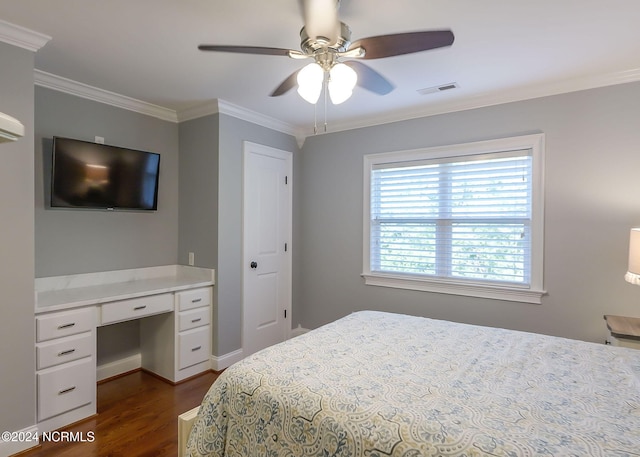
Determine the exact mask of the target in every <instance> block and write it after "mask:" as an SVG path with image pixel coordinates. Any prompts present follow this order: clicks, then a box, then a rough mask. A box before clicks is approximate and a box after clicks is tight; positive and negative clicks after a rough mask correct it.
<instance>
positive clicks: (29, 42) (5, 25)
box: [0, 19, 51, 52]
mask: <svg viewBox="0 0 640 457" xmlns="http://www.w3.org/2000/svg"><path fill="white" fill-rule="evenodd" d="M49 40H51V37H50V36H48V35H45V34H44V33H39V32H35V31H33V30H29V29H26V28H24V27H20V26H19V25H15V24H11V23H10V22H6V21H3V20H1V19H0V41H3V42H5V43H8V44H11V45H13V46H18V47H20V48H23V49H27V50H29V51H32V52H36V51H38V50H39V49H40V48H41V47H43V46H44V45H45V44H47V43H48V42H49Z"/></svg>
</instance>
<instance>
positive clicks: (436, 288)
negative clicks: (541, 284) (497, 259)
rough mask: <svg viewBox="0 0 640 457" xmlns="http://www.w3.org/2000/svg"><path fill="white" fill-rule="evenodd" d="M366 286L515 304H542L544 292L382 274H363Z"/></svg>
mask: <svg viewBox="0 0 640 457" xmlns="http://www.w3.org/2000/svg"><path fill="white" fill-rule="evenodd" d="M362 277H363V278H364V280H365V284H367V285H369V286H381V287H392V288H395V289H408V290H419V291H423V292H435V293H440V294H451V295H463V296H466V297H476V298H489V299H492V300H507V301H513V302H522V303H533V304H537V305H539V304H541V303H542V296H543V295H545V294H546V292H545V291H543V290H532V289H529V288H524V287H522V288H519V287H505V286H493V285H487V284H470V283H464V282H456V281H451V280H445V279H423V278H412V277H405V276H395V275H390V274H380V273H375V274H374V273H363V274H362Z"/></svg>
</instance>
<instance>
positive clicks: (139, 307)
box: [133, 305, 147, 311]
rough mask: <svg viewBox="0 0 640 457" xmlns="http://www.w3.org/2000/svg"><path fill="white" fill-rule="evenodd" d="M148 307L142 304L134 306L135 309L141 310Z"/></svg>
mask: <svg viewBox="0 0 640 457" xmlns="http://www.w3.org/2000/svg"><path fill="white" fill-rule="evenodd" d="M146 307H147V305H142V306H136V307H135V308H133V310H134V311H140V310H141V309H145V308H146Z"/></svg>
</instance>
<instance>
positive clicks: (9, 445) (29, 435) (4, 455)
mask: <svg viewBox="0 0 640 457" xmlns="http://www.w3.org/2000/svg"><path fill="white" fill-rule="evenodd" d="M15 434H16V440H15V441H4V440H3V439H2V438H0V457H9V456H10V455H13V454H17V453H18V452H22V451H26V450H27V449H30V448H32V447H34V446H37V445H38V440H37V439H36V437H37V436H38V426H37V425H32V426H31V427H27V428H23V429H22V430H19V431H17V432H15ZM25 438H26V439H33V441H26V440H25Z"/></svg>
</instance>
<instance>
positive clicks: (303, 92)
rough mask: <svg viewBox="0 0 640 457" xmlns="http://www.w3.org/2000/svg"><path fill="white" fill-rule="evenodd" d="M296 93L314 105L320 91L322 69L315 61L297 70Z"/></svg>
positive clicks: (322, 77) (322, 76) (322, 75)
mask: <svg viewBox="0 0 640 457" xmlns="http://www.w3.org/2000/svg"><path fill="white" fill-rule="evenodd" d="M296 80H297V81H298V93H299V94H300V96H301V97H302V98H304V99H305V100H306V101H308V102H309V103H311V104H312V105H315V104H316V103H317V102H318V99H319V98H320V93H321V92H322V82H323V80H324V70H323V69H322V67H321V66H320V65H318V64H317V63H315V62H314V63H310V64H309V65H307V66H305V67H303V68H302V70H300V71H299V72H298V76H297V77H296Z"/></svg>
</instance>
